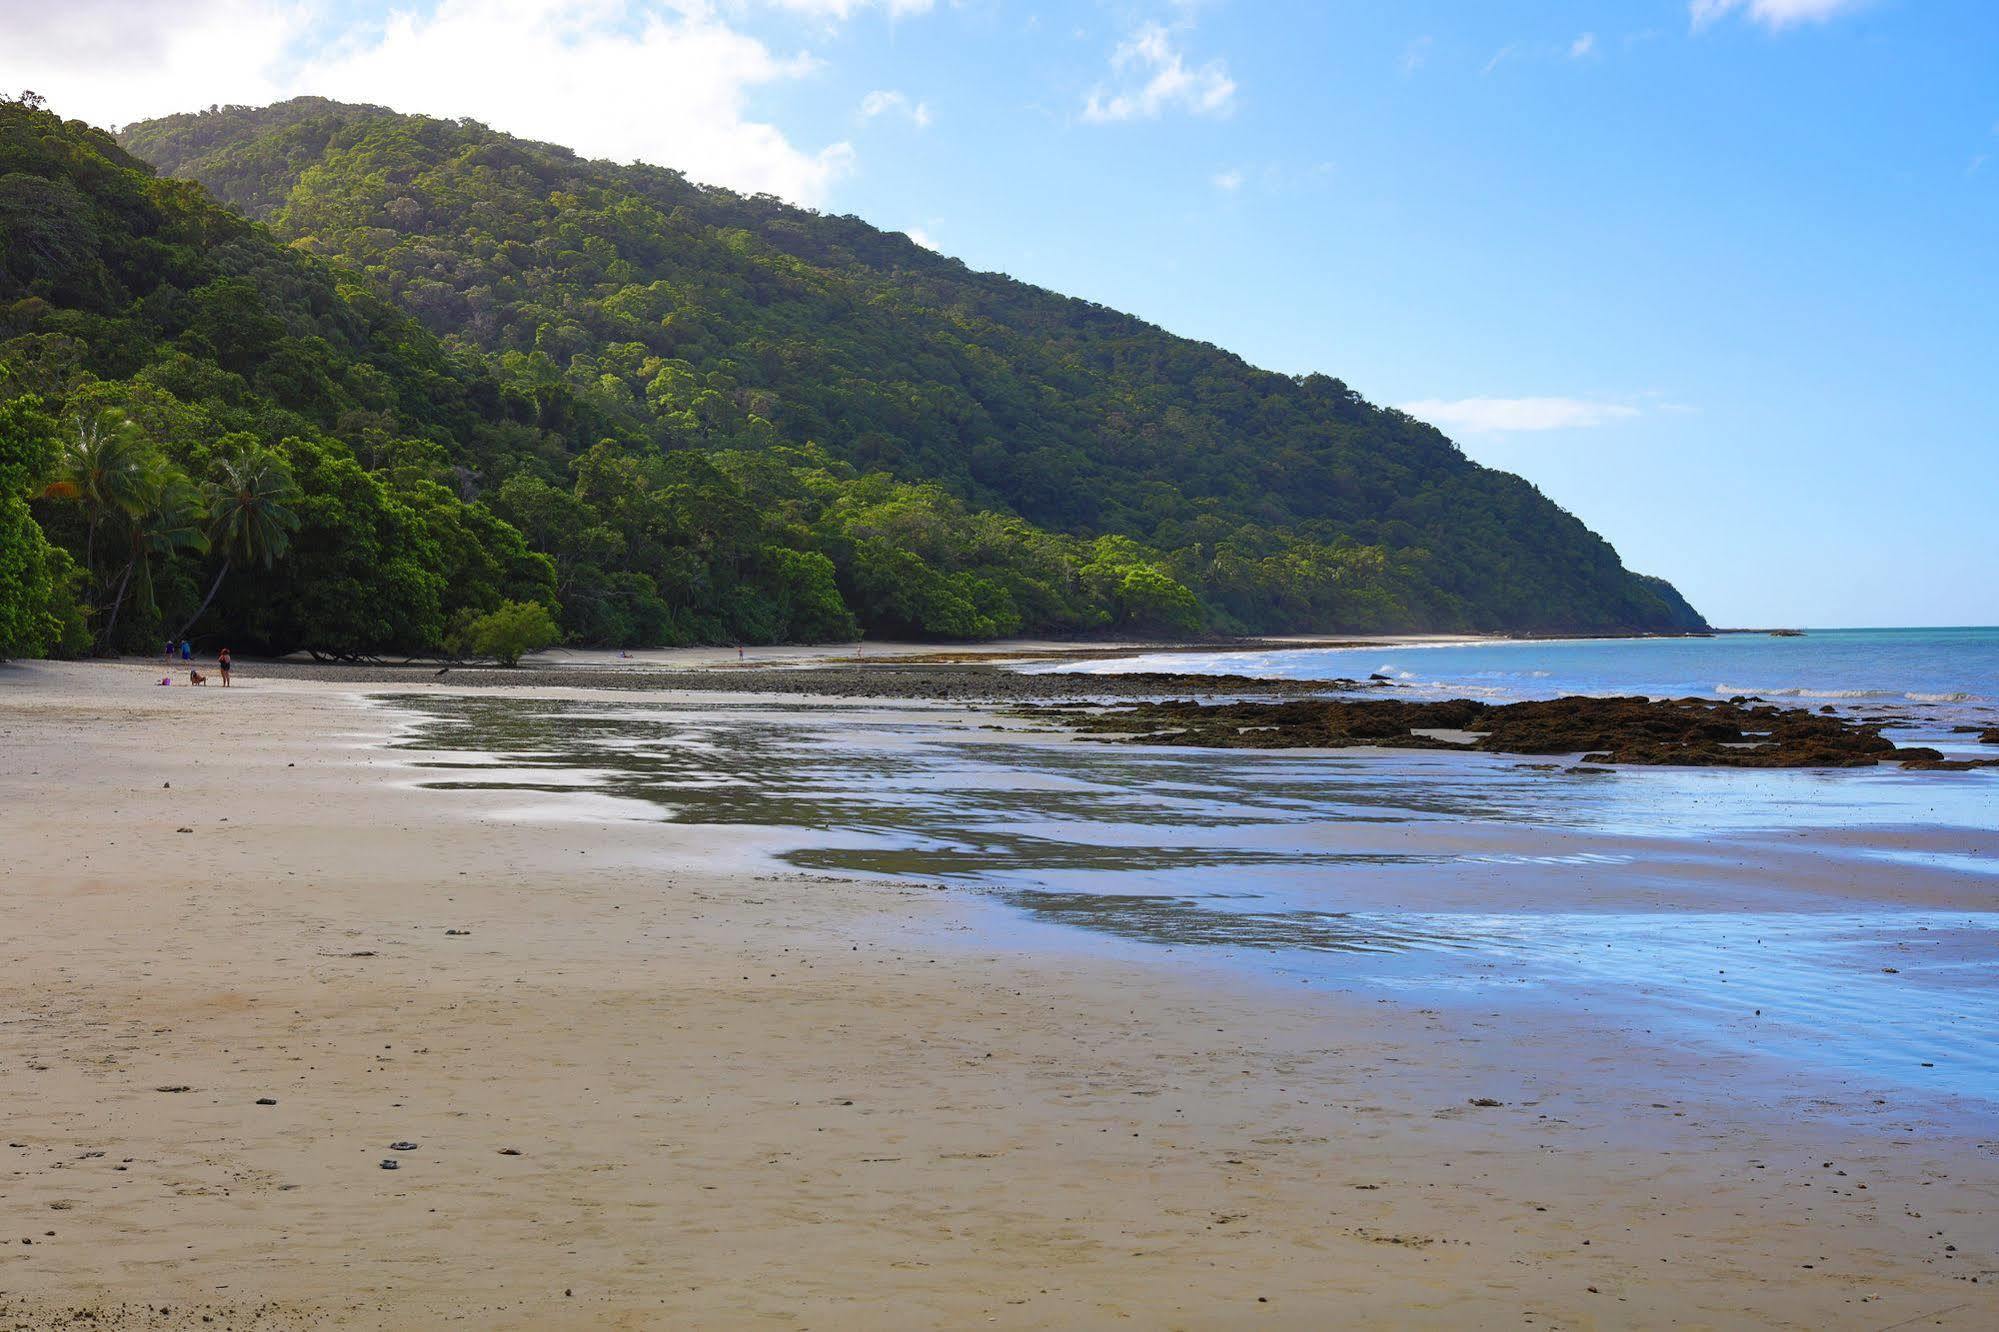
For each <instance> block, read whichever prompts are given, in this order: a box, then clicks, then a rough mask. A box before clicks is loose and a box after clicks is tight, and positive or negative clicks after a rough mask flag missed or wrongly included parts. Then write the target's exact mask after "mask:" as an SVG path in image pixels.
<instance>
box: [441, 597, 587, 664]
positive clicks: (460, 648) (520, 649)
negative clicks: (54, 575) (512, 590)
mask: <svg viewBox="0 0 1999 1332" xmlns="http://www.w3.org/2000/svg"><path fill="white" fill-rule="evenodd" d="M561 641H562V631H561V630H560V629H558V628H556V627H555V619H554V617H553V616H551V615H550V614H549V613H548V608H547V607H546V606H543V605H542V604H541V603H540V602H535V601H503V602H501V603H500V604H499V605H498V606H495V607H494V608H493V609H492V610H489V611H487V612H486V613H485V614H484V615H471V614H469V613H468V614H467V617H466V618H465V619H464V620H463V621H462V622H461V623H460V624H459V625H458V626H457V627H456V628H454V629H453V630H452V633H451V639H450V643H451V648H452V651H454V652H456V653H458V654H459V655H460V656H467V657H491V658H492V659H493V660H495V661H497V662H499V663H500V664H501V665H502V666H513V665H515V664H517V663H518V662H519V661H520V659H521V658H522V657H523V656H524V655H526V654H527V653H530V652H539V651H540V650H541V649H542V648H545V647H552V646H554V645H555V644H556V643H559V642H561Z"/></svg>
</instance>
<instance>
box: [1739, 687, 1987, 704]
mask: <svg viewBox="0 0 1999 1332" xmlns="http://www.w3.org/2000/svg"><path fill="white" fill-rule="evenodd" d="M1714 692H1715V693H1717V694H1721V695H1724V696H1726V697H1729V698H1734V697H1736V696H1738V695H1745V694H1747V695H1754V696H1755V697H1757V698H1899V699H1901V700H1902V701H1903V702H1905V703H1977V702H1981V701H1983V697H1984V696H1983V695H1981V694H1967V693H1954V694H1922V693H1914V692H1904V691H1902V690H1900V689H1808V688H1806V687H1804V686H1803V685H1796V686H1792V687H1789V688H1781V689H1757V688H1752V687H1751V686H1748V685H1732V684H1718V685H1716V686H1715V687H1714Z"/></svg>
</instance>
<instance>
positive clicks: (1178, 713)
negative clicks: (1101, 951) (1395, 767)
mask: <svg viewBox="0 0 1999 1332" xmlns="http://www.w3.org/2000/svg"><path fill="white" fill-rule="evenodd" d="M1031 715H1034V716H1037V717H1042V718H1059V719H1060V720H1061V721H1062V722H1063V723H1064V724H1066V725H1069V726H1072V727H1074V728H1075V729H1077V730H1079V731H1082V732H1084V733H1085V734H1088V735H1093V736H1095V735H1103V736H1113V735H1114V736H1119V737H1122V738H1124V739H1126V740H1129V741H1131V742H1133V743H1138V744H1170V745H1197V746H1206V747H1212V748H1220V749H1344V748H1351V747H1354V746H1376V747H1383V748H1391V749H1474V750H1483V751H1486V752H1489V753H1500V754H1581V755H1583V756H1584V761H1585V762H1588V763H1627V764H1646V765H1663V764H1678V765H1686V766H1697V767H1712V768H1862V767H1871V766H1873V765H1874V764H1877V763H1882V762H1890V763H1902V764H1903V765H1904V766H1907V767H1917V768H1924V769H1931V770H1935V769H1962V768H1971V767H1987V766H1999V759H1947V758H1945V757H1944V756H1943V755H1942V754H1941V753H1939V752H1938V751H1937V750H1934V749H1920V748H1902V747H1898V746H1897V745H1896V744H1895V743H1894V741H1892V740H1890V739H1888V738H1887V737H1886V736H1884V735H1882V734H1881V728H1880V727H1879V726H1877V725H1872V724H1869V723H1866V722H1859V721H1853V720H1849V719H1847V718H1843V717H1838V716H1827V715H1824V714H1822V713H1815V712H1810V711H1807V710H1805V709H1802V708H1780V707H1775V706H1773V705H1771V704H1767V703H1756V704H1751V703H1748V702H1738V701H1733V700H1731V701H1727V702H1723V701H1719V700H1711V699H1699V698H1683V699H1650V698H1583V697H1569V698H1557V699H1548V700H1541V701H1535V702H1527V703H1503V704H1493V703H1481V702H1478V701H1477V700H1474V699H1451V700H1448V701H1443V702H1409V701H1404V700H1402V699H1355V700H1345V699H1300V700H1293V701H1268V702H1263V701H1258V702H1239V703H1197V702H1193V701H1191V700H1184V701H1183V700H1175V701H1171V702H1164V703H1138V704H1135V705H1133V706H1130V707H1124V708H1115V709H1103V710H1089V711H1084V710H1080V709H1074V708H1059V707H1053V708H1040V709H1035V710H1034V711H1033V712H1032V714H1031Z"/></svg>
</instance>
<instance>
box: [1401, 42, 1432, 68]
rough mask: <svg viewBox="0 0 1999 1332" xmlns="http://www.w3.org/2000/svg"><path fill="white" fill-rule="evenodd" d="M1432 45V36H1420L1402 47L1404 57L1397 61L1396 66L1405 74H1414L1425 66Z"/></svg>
mask: <svg viewBox="0 0 1999 1332" xmlns="http://www.w3.org/2000/svg"><path fill="white" fill-rule="evenodd" d="M1430 46H1431V39H1430V38H1428V37H1418V38H1417V39H1416V40H1415V41H1413V42H1411V43H1409V45H1407V46H1405V47H1403V48H1402V58H1401V59H1400V60H1398V61H1396V62H1395V67H1396V68H1397V69H1399V70H1401V71H1402V72H1403V73H1404V74H1414V73H1415V72H1416V71H1417V70H1419V69H1421V68H1423V62H1424V61H1426V60H1428V59H1429V58H1430Z"/></svg>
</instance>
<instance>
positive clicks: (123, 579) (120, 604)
mask: <svg viewBox="0 0 1999 1332" xmlns="http://www.w3.org/2000/svg"><path fill="white" fill-rule="evenodd" d="M138 562H139V557H138V556H136V555H134V556H133V557H132V558H131V559H130V560H128V561H127V562H126V564H125V572H124V573H123V574H122V575H121V576H120V577H119V579H118V594H117V595H116V596H114V597H112V598H111V618H110V619H109V620H107V621H105V623H104V638H103V641H102V642H101V643H100V644H99V646H100V647H104V648H107V649H109V650H111V651H113V652H116V651H117V650H118V646H117V644H118V612H119V611H121V610H123V609H124V608H125V589H126V588H127V587H128V586H130V585H131V582H132V569H133V566H135V565H137V564H138Z"/></svg>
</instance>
